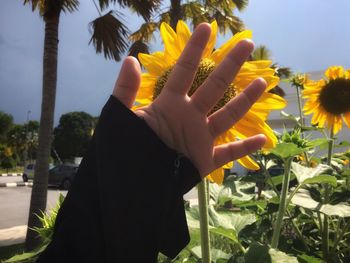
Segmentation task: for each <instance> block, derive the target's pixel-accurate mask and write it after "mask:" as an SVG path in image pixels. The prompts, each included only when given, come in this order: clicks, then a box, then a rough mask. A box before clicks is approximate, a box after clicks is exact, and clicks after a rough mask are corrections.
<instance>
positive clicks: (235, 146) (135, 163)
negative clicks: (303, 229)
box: [39, 24, 265, 262]
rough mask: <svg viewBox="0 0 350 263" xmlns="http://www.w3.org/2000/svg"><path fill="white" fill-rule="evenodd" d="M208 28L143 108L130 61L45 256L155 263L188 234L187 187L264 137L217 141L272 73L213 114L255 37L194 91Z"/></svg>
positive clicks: (183, 242)
mask: <svg viewBox="0 0 350 263" xmlns="http://www.w3.org/2000/svg"><path fill="white" fill-rule="evenodd" d="M209 34H210V28H209V27H208V25H206V24H202V25H200V26H199V27H198V28H197V30H196V31H195V33H194V34H193V36H192V38H191V40H190V42H189V44H188V45H187V48H186V49H185V51H184V53H183V55H182V56H181V58H180V59H179V62H178V63H177V65H176V66H175V69H174V70H173V73H172V74H171V76H170V78H169V81H168V83H167V85H166V87H165V88H164V90H163V91H162V93H161V95H160V96H159V97H158V98H157V99H156V100H155V101H154V102H153V104H151V105H150V106H148V107H144V108H141V109H138V110H136V111H135V112H134V113H133V112H132V111H130V110H128V108H130V107H131V106H132V105H133V102H134V98H135V96H136V92H137V89H138V87H139V81H140V68H139V65H138V64H137V62H136V60H135V59H132V58H127V59H126V60H125V62H124V64H123V66H122V69H121V72H120V75H119V78H118V80H117V84H116V87H115V89H114V91H113V96H114V97H111V98H110V100H109V101H108V103H107V104H106V106H105V107H104V109H103V111H102V113H101V117H100V120H99V123H98V126H97V128H96V130H95V134H94V137H93V139H92V142H91V144H90V147H89V150H88V152H87V154H86V156H85V157H84V160H83V162H82V164H81V166H80V168H79V171H78V174H77V177H76V181H75V182H74V184H73V188H72V189H71V191H70V192H69V194H68V196H67V198H66V200H65V202H64V204H63V207H62V209H61V210H60V213H59V215H58V217H57V222H56V226H55V234H54V237H53V241H52V243H51V244H50V245H49V247H48V249H47V250H46V251H45V252H44V254H43V255H42V257H41V258H40V259H39V262H56V261H54V260H57V262H62V261H64V262H76V260H75V259H76V258H77V260H81V261H83V260H85V262H87V261H88V262H93V260H95V262H96V260H99V262H112V261H113V262H137V259H140V260H142V259H143V261H142V262H154V261H155V259H156V256H157V253H158V251H162V252H164V253H165V254H167V255H169V256H171V257H174V256H175V255H176V254H177V253H178V252H179V251H180V250H181V248H183V247H184V246H185V245H186V243H187V242H188V240H189V236H188V230H187V225H186V218H185V215H184V208H183V200H182V195H183V194H184V193H185V192H186V191H188V190H189V189H190V188H191V187H193V186H194V185H195V184H196V183H197V182H199V180H200V178H201V177H204V176H205V175H207V174H208V173H209V172H211V171H212V170H214V169H216V168H217V167H220V166H221V165H223V164H224V163H226V162H228V161H230V160H232V159H236V158H239V157H241V156H244V155H246V154H248V153H250V152H253V151H255V150H256V149H258V148H259V147H261V146H262V145H263V143H264V142H265V138H264V137H263V136H259V135H258V136H255V137H252V138H249V139H247V140H242V141H238V142H233V143H229V144H226V145H221V146H216V147H214V143H213V142H214V139H215V137H216V136H218V135H219V134H220V133H221V132H223V131H224V130H226V129H228V128H229V127H230V126H231V125H233V124H234V122H235V121H237V120H238V119H239V118H240V117H241V116H242V115H243V114H244V113H245V111H247V110H248V109H249V107H250V106H251V104H252V103H253V102H254V101H255V100H256V99H257V98H258V97H259V95H260V94H261V93H262V92H263V90H264V87H265V83H264V81H262V80H257V81H255V82H253V83H252V84H251V86H250V87H248V88H247V89H245V91H244V92H243V93H242V94H241V95H239V96H237V97H236V98H235V99H234V100H233V101H231V102H229V103H228V104H227V105H226V106H225V107H223V108H222V109H221V110H219V111H217V112H216V113H214V114H213V115H211V116H207V115H208V114H207V113H208V112H209V110H210V108H211V106H213V105H214V104H215V102H216V100H217V99H219V98H220V97H221V96H222V94H223V92H224V90H225V88H226V86H225V85H226V83H229V82H230V81H231V80H232V78H234V75H235V73H236V72H237V71H238V70H239V68H240V66H241V64H242V63H243V62H244V61H245V60H246V58H247V56H248V55H249V53H250V51H251V50H252V43H251V42H249V41H243V42H242V43H240V44H239V45H237V47H236V48H235V49H234V50H233V51H231V53H230V54H229V55H228V57H227V59H225V60H224V61H223V62H222V64H221V66H219V67H218V69H217V70H215V71H214V72H213V73H212V75H211V76H210V77H209V80H207V81H206V82H205V83H204V84H203V85H202V87H200V88H199V89H198V91H197V92H196V93H195V94H194V95H193V96H192V97H191V98H190V97H188V96H187V90H188V88H189V85H190V84H191V80H192V78H193V75H194V73H195V70H196V67H197V65H198V62H199V59H200V55H201V52H202V50H203V47H204V46H205V44H206V41H207V40H208V37H209ZM178 80H181V82H179V81H178ZM135 114H136V115H135ZM179 158H180V159H179ZM177 161H180V165H175V164H176V163H177ZM199 175H200V176H199ZM129 257H130V258H129ZM128 259H129V261H128ZM89 260H91V261H89ZM138 262H140V261H138Z"/></svg>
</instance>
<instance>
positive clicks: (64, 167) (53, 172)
mask: <svg viewBox="0 0 350 263" xmlns="http://www.w3.org/2000/svg"><path fill="white" fill-rule="evenodd" d="M78 167H79V166H78V165H77V164H59V165H57V166H55V167H53V168H52V169H50V171H49V185H54V186H58V187H62V188H63V189H65V190H68V189H69V188H70V187H71V185H72V183H73V181H74V177H75V175H76V173H77V171H78Z"/></svg>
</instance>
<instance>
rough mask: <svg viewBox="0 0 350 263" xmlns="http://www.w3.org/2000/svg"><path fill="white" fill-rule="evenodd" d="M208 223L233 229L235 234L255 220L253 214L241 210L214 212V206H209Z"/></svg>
mask: <svg viewBox="0 0 350 263" xmlns="http://www.w3.org/2000/svg"><path fill="white" fill-rule="evenodd" d="M208 212H209V221H210V222H209V224H210V225H211V226H213V227H222V228H226V229H233V230H235V231H236V233H237V235H238V234H239V232H240V231H241V230H242V229H243V228H245V227H246V226H247V225H251V224H253V223H254V222H256V217H255V215H254V214H250V213H241V212H220V213H219V212H216V211H215V209H214V207H213V206H212V205H211V206H209V211H208Z"/></svg>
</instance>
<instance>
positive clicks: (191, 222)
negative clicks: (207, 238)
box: [186, 206, 199, 229]
mask: <svg viewBox="0 0 350 263" xmlns="http://www.w3.org/2000/svg"><path fill="white" fill-rule="evenodd" d="M186 219H187V225H188V226H189V228H192V229H193V228H198V229H199V210H198V206H197V207H191V208H190V209H188V210H186Z"/></svg>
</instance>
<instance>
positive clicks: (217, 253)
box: [191, 246, 232, 262]
mask: <svg viewBox="0 0 350 263" xmlns="http://www.w3.org/2000/svg"><path fill="white" fill-rule="evenodd" d="M191 251H192V253H193V254H195V256H196V257H198V258H202V250H201V246H196V247H194V248H192V249H191ZM210 252H211V259H212V261H214V262H216V261H217V260H219V259H229V258H230V257H231V256H232V255H230V254H227V253H225V252H223V251H222V250H219V249H216V248H212V249H211V250H210Z"/></svg>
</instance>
